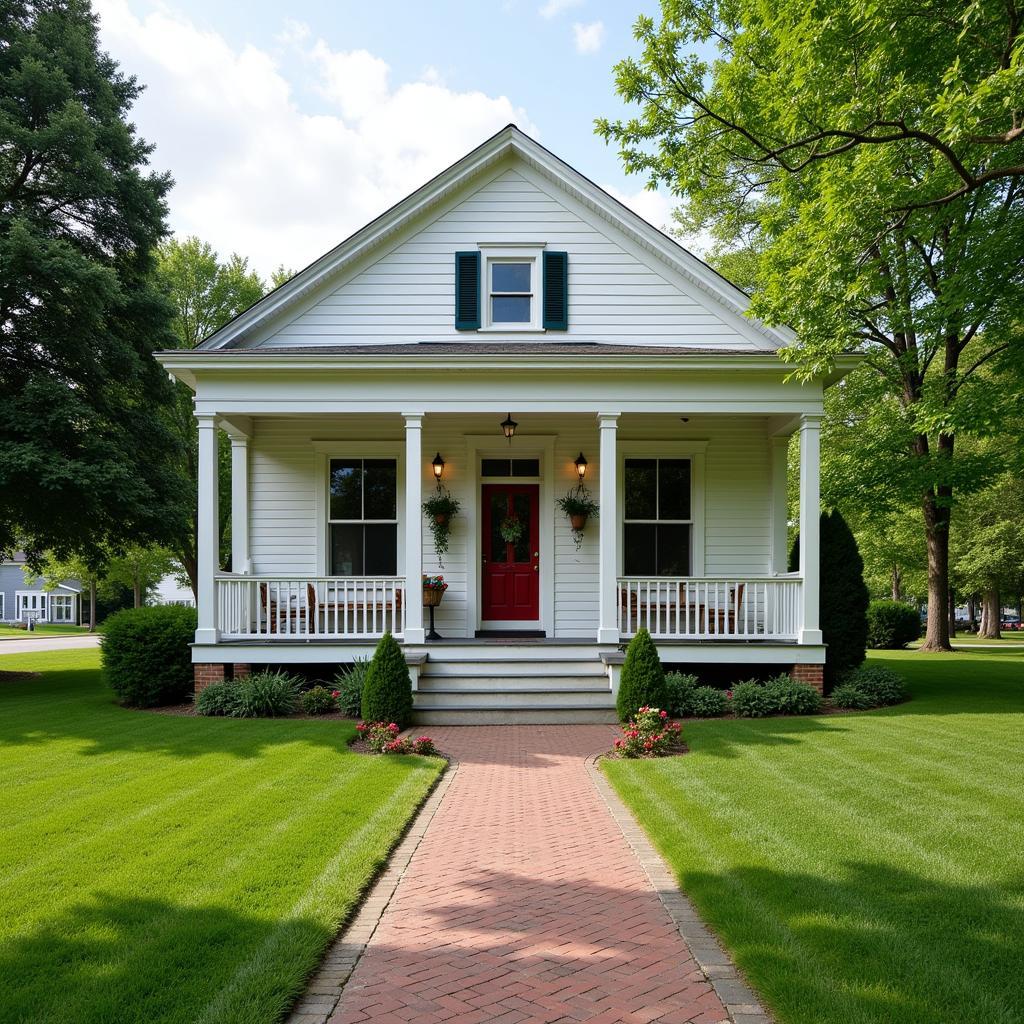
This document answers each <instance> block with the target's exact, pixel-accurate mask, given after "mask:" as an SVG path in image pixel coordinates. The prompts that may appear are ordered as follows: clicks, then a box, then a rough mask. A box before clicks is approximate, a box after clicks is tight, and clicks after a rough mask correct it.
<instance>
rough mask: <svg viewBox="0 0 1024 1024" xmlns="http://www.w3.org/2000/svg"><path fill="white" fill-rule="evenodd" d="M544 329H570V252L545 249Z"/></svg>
mask: <svg viewBox="0 0 1024 1024" xmlns="http://www.w3.org/2000/svg"><path fill="white" fill-rule="evenodd" d="M544 329H545V330H546V331H567V330H569V254H568V253H567V252H548V251H547V249H545V250H544Z"/></svg>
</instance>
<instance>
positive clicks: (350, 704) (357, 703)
mask: <svg viewBox="0 0 1024 1024" xmlns="http://www.w3.org/2000/svg"><path fill="white" fill-rule="evenodd" d="M369 668H370V659H369V658H356V659H355V661H353V662H352V664H351V665H347V666H344V667H343V668H340V669H339V670H338V672H337V674H336V675H335V677H334V686H335V688H336V689H337V690H338V698H337V700H338V710H339V711H340V712H341V713H342V714H343V715H344V716H345V717H346V718H359V716H360V715H361V714H362V713H363V684H364V683H365V682H366V673H367V672H368V671H369Z"/></svg>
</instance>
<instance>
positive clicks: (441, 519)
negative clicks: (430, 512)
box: [434, 512, 450, 526]
mask: <svg viewBox="0 0 1024 1024" xmlns="http://www.w3.org/2000/svg"><path fill="white" fill-rule="evenodd" d="M434 522H435V523H437V525H438V526H447V525H448V524H449V522H450V517H449V515H448V513H447V512H436V513H435V514H434Z"/></svg>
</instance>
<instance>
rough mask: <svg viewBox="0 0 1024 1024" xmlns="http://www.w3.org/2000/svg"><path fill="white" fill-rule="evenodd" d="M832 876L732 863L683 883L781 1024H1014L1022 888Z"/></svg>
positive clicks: (888, 875)
mask: <svg viewBox="0 0 1024 1024" xmlns="http://www.w3.org/2000/svg"><path fill="white" fill-rule="evenodd" d="M837 867H838V868H839V871H838V873H839V874H840V877H838V878H825V877H822V876H818V875H809V874H801V873H799V872H795V871H777V870H768V869H765V868H738V869H735V870H733V871H728V872H724V873H722V874H705V873H690V874H687V875H686V876H685V877H684V879H683V888H684V889H685V891H686V892H687V893H688V894H689V895H690V896H691V897H692V898H693V899H694V901H695V902H696V903H697V905H698V907H699V908H700V910H701V912H702V914H703V915H704V916H705V919H706V920H707V921H708V923H709V924H710V925H711V926H712V927H713V928H715V929H716V931H717V932H718V934H719V935H720V936H721V937H722V938H723V940H724V941H725V942H726V943H727V945H728V946H729V947H730V948H731V949H732V951H733V953H734V955H735V956H736V959H737V961H738V962H739V964H740V967H741V968H742V969H743V970H744V971H745V972H746V973H747V975H748V977H749V978H750V980H751V982H752V983H753V984H754V985H755V987H756V988H757V989H758V990H759V991H760V992H761V994H762V995H763V996H764V997H765V999H766V1000H767V1001H768V1002H769V1003H770V1004H771V1005H772V1006H773V1008H774V1009H775V1010H776V1011H777V1013H778V1016H779V1019H781V1020H785V1021H799V1022H808V1024H809V1022H812V1021H813V1022H815V1024H833V1022H834V1024H845V1022H847V1021H857V1022H861V1024H868V1022H870V1024H876V1022H877V1024H951V1022H953V1021H964V1022H968V1021H969V1022H979V1024H980V1022H981V1021H985V1022H986V1024H1020V1022H1021V1021H1024V989H1022V987H1021V984H1020V979H1021V977H1022V972H1024V904H1022V897H1024V887H1022V884H1021V881H1022V880H1020V879H1018V880H1016V881H1015V882H1014V884H1012V885H1008V886H1007V887H1006V888H1005V889H1001V888H997V887H995V886H992V885H958V884H951V883H948V882H937V881H935V880H934V879H929V878H922V877H920V876H917V875H914V874H911V873H909V872H906V871H901V870H897V869H895V868H892V867H890V866H887V865H883V864H871V863H847V864H843V863H842V861H841V860H840V859H839V858H838V857H837Z"/></svg>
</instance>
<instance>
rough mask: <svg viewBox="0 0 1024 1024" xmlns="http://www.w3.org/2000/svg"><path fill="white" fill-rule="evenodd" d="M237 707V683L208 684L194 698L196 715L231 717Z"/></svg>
mask: <svg viewBox="0 0 1024 1024" xmlns="http://www.w3.org/2000/svg"><path fill="white" fill-rule="evenodd" d="M237 706H238V683H230V682H223V683H210V685H209V686H207V687H206V689H205V690H203V691H202V692H201V693H199V694H198V695H197V696H196V714H197V715H207V716H210V717H219V718H223V717H228V718H230V717H232V716H233V715H234V713H235V708H236V707H237Z"/></svg>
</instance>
